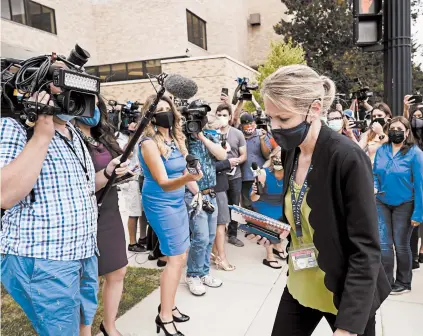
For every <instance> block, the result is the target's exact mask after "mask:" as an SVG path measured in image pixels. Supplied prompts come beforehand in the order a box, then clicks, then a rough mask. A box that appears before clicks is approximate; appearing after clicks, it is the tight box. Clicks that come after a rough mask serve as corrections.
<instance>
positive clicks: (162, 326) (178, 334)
mask: <svg viewBox="0 0 423 336" xmlns="http://www.w3.org/2000/svg"><path fill="white" fill-rule="evenodd" d="M167 324H173V326H174V328H175V330H176V333H175V334H171V333H170V332H168V331H167V329H166V327H165V325H167ZM156 327H157V330H156V332H157V333H160V329H161V330H163V332H164V333H165V335H166V336H184V334H183V333H181V332H180V331H179V330H178V329H176V325H175V322H174V321H170V322H163V321H162V319H161V318H160V315H157V317H156Z"/></svg>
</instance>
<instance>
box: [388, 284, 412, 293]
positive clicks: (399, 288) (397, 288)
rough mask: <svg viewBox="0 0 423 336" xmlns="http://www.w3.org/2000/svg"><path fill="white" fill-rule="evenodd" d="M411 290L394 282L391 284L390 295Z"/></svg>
mask: <svg viewBox="0 0 423 336" xmlns="http://www.w3.org/2000/svg"><path fill="white" fill-rule="evenodd" d="M409 292H411V289H408V288H405V287H404V286H403V285H398V284H394V285H393V286H392V291H391V295H401V294H405V293H409Z"/></svg>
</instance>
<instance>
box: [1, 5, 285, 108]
mask: <svg viewBox="0 0 423 336" xmlns="http://www.w3.org/2000/svg"><path fill="white" fill-rule="evenodd" d="M1 6H2V7H1V12H2V14H1V17H2V20H1V56H2V57H15V58H21V59H25V58H28V57H30V56H34V55H39V54H43V53H50V52H52V51H56V52H57V53H59V54H65V55H67V54H68V53H69V51H70V50H71V49H72V48H73V46H74V44H75V43H76V42H77V43H79V44H80V45H81V46H82V47H83V48H84V49H86V50H88V51H89V52H90V54H91V58H90V60H89V62H88V63H87V65H86V69H87V71H88V72H89V73H92V74H95V75H97V76H99V77H100V78H101V80H102V82H103V84H102V93H103V95H104V96H106V97H107V98H109V99H115V100H118V101H119V102H126V100H132V101H134V100H139V101H143V100H145V98H146V96H147V95H149V94H150V93H153V92H154V91H153V89H152V87H151V84H150V83H149V80H148V79H147V73H152V74H156V73H160V72H161V71H165V72H174V73H180V74H182V75H185V76H188V77H191V78H193V79H194V80H195V81H196V82H197V84H198V86H199V92H198V94H197V96H198V97H201V98H203V99H205V100H207V101H209V102H210V103H212V104H216V103H218V98H219V94H220V91H221V88H222V87H227V88H229V92H230V94H232V93H233V90H234V88H235V87H236V83H235V78H236V77H238V76H243V77H249V78H251V79H253V78H254V76H255V74H256V72H255V70H254V68H257V66H258V65H260V64H261V63H262V62H263V61H264V59H265V58H266V55H267V53H268V51H269V46H270V41H271V40H275V39H278V38H279V37H278V36H277V35H276V34H275V33H274V31H273V25H275V24H276V23H277V22H278V21H279V20H280V19H281V18H282V17H285V15H284V12H285V6H284V5H283V3H282V2H281V1H280V0H230V1H228V0H150V1H147V0H72V1H71V0H69V1H68V0H66V1H64V0H37V2H35V1H30V0H2V1H1Z"/></svg>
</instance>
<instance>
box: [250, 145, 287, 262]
mask: <svg viewBox="0 0 423 336" xmlns="http://www.w3.org/2000/svg"><path fill="white" fill-rule="evenodd" d="M263 168H264V169H263V170H262V171H261V174H260V175H259V181H260V182H261V184H262V185H263V187H264V188H263V189H264V193H263V194H262V195H257V185H256V183H254V184H253V187H252V190H251V195H250V197H251V201H252V207H253V209H254V211H256V212H258V213H260V214H262V215H265V216H268V217H270V218H273V219H277V220H279V219H280V218H281V217H282V214H283V212H282V197H283V176H284V171H283V167H282V158H281V148H280V147H276V148H275V149H274V150H273V151H272V153H271V154H270V158H269V160H268V161H267V162H266V163H265V164H264V166H263ZM284 246H285V247H284ZM266 252H267V256H266V259H263V264H264V265H266V266H269V267H271V268H275V269H280V268H281V266H280V265H279V263H278V261H277V260H276V258H275V255H276V256H278V257H279V258H280V259H282V260H286V258H287V253H286V242H285V243H284V242H281V243H279V244H276V245H267V246H266Z"/></svg>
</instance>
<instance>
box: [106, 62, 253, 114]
mask: <svg viewBox="0 0 423 336" xmlns="http://www.w3.org/2000/svg"><path fill="white" fill-rule="evenodd" d="M162 68H163V71H165V72H167V73H178V74H181V75H183V76H185V77H188V78H192V79H193V80H194V81H195V82H196V83H197V85H198V93H197V95H196V96H195V97H194V99H195V98H201V99H204V100H206V101H207V102H208V103H209V104H210V105H211V106H212V108H215V107H216V106H217V105H218V104H219V97H220V92H221V89H222V87H227V88H228V89H229V94H230V95H231V96H232V95H233V93H234V91H235V88H236V86H237V83H236V82H235V79H236V77H237V76H240V77H249V78H251V80H253V79H254V77H255V75H256V72H255V71H254V70H253V69H251V68H249V67H247V66H245V65H243V64H241V63H239V62H237V61H235V60H233V59H231V58H229V57H226V56H217V57H207V58H192V59H189V60H186V59H181V60H178V61H173V60H172V61H163V64H162ZM101 93H102V94H103V95H104V96H105V97H106V98H107V99H115V100H117V101H119V102H121V103H123V102H126V101H127V100H131V101H135V100H138V101H140V102H144V101H145V99H146V98H147V97H148V96H149V95H150V94H153V93H154V90H153V88H152V86H151V84H150V83H149V82H148V81H146V80H142V81H134V82H122V83H107V84H103V85H102V87H101Z"/></svg>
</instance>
